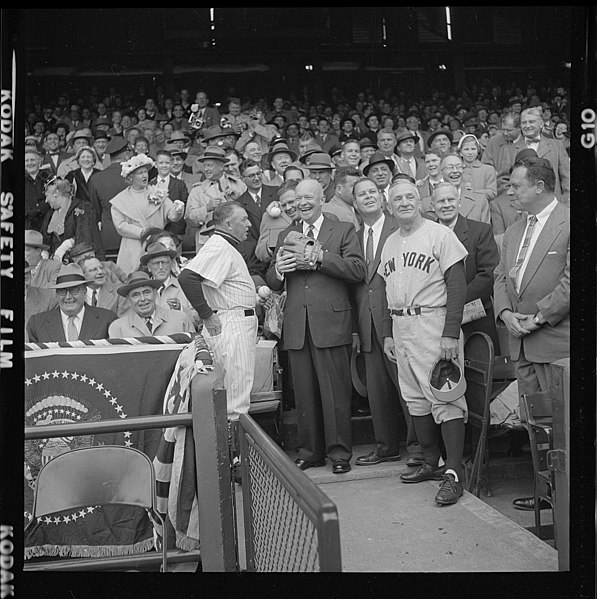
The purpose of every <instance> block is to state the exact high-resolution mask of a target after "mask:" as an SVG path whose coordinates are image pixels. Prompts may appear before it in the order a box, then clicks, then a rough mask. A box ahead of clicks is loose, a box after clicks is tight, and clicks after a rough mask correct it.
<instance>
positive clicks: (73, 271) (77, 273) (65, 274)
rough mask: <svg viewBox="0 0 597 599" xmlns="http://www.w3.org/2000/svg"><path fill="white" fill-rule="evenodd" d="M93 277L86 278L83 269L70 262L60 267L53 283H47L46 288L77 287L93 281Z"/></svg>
mask: <svg viewBox="0 0 597 599" xmlns="http://www.w3.org/2000/svg"><path fill="white" fill-rule="evenodd" d="M93 281H95V278H93V277H92V278H91V279H86V278H85V275H84V274H83V269H82V268H81V267H80V266H79V265H78V264H74V263H73V262H71V263H70V264H66V265H64V266H62V267H61V268H60V272H59V273H58V276H57V277H56V283H55V284H54V285H48V289H66V288H67V287H78V286H79V285H86V284H87V283H93Z"/></svg>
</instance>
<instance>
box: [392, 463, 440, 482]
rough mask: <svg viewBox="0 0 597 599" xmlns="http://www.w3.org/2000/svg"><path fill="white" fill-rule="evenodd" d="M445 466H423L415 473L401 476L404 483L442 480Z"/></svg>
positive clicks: (424, 464) (425, 464)
mask: <svg viewBox="0 0 597 599" xmlns="http://www.w3.org/2000/svg"><path fill="white" fill-rule="evenodd" d="M444 470H445V468H444V466H437V467H433V466H431V465H430V464H427V463H423V464H421V465H420V466H419V467H418V468H417V469H416V470H415V471H414V472H408V473H405V474H401V475H400V480H402V482H403V483H420V482H422V481H424V480H442V477H443V474H444Z"/></svg>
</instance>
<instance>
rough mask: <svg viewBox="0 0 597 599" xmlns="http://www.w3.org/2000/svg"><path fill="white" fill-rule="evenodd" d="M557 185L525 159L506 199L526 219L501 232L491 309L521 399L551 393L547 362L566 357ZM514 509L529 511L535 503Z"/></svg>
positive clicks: (565, 250) (563, 232) (520, 502)
mask: <svg viewBox="0 0 597 599" xmlns="http://www.w3.org/2000/svg"><path fill="white" fill-rule="evenodd" d="M555 186H556V175H555V172H554V168H553V167H552V165H551V163H550V162H549V161H548V160H546V159H545V158H540V157H538V158H527V159H525V160H523V161H522V164H520V165H515V166H514V168H513V169H512V173H511V175H510V187H509V189H508V193H509V195H510V199H511V201H512V202H513V203H515V204H517V205H519V207H520V208H522V209H523V210H526V211H527V212H528V217H527V218H525V219H524V220H520V221H517V222H516V223H514V224H513V225H511V226H510V227H509V228H508V229H507V230H506V233H505V234H504V242H503V246H502V253H501V257H500V263H499V265H498V267H497V268H496V270H495V280H494V307H495V314H496V318H498V319H500V320H501V321H502V322H504V324H505V325H506V328H507V329H508V332H509V345H510V357H511V358H512V361H513V362H514V365H515V368H516V379H517V381H518V392H519V395H522V394H530V393H536V392H538V391H549V390H550V386H549V382H548V381H549V377H548V370H549V366H550V364H551V363H552V362H555V361H557V360H560V359H563V358H569V357H570V208H569V207H568V206H567V205H566V204H564V203H562V202H560V201H558V199H557V198H556V196H555ZM514 505H515V507H518V508H520V509H529V510H532V509H534V499H533V498H532V497H523V498H520V499H515V500H514Z"/></svg>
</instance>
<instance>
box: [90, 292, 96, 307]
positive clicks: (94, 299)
mask: <svg viewBox="0 0 597 599" xmlns="http://www.w3.org/2000/svg"><path fill="white" fill-rule="evenodd" d="M91 305H92V306H97V289H94V290H93V295H92V296H91Z"/></svg>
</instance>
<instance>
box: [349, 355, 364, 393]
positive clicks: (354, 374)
mask: <svg viewBox="0 0 597 599" xmlns="http://www.w3.org/2000/svg"><path fill="white" fill-rule="evenodd" d="M361 355H362V354H361V353H360V352H357V350H356V349H353V350H352V354H351V356H350V378H351V379H352V386H353V387H354V388H355V391H356V392H357V393H358V394H359V395H360V396H361V397H367V395H368V394H367V384H366V382H363V380H362V379H361V375H360V374H359V370H361V371H362V372H364V368H363V369H359V367H358V364H357V359H358V357H359V356H361ZM362 366H364V364H362Z"/></svg>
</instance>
